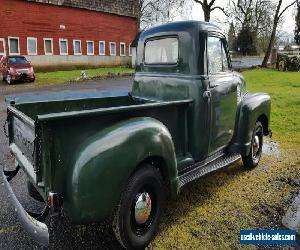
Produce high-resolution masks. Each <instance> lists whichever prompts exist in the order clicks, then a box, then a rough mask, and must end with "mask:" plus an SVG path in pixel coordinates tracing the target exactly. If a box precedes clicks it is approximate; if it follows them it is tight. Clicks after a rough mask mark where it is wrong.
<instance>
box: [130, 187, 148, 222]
mask: <svg viewBox="0 0 300 250" xmlns="http://www.w3.org/2000/svg"><path fill="white" fill-rule="evenodd" d="M137 197H138V198H137V200H136V203H135V209H134V215H135V221H136V223H137V224H139V225H142V224H144V223H145V222H146V221H147V220H148V219H149V216H150V213H151V197H150V195H149V194H148V193H147V192H144V193H142V194H138V195H137Z"/></svg>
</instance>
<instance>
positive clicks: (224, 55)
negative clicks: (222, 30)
mask: <svg viewBox="0 0 300 250" xmlns="http://www.w3.org/2000/svg"><path fill="white" fill-rule="evenodd" d="M221 43H222V62H223V71H227V70H228V69H229V63H228V58H227V55H226V49H225V44H224V41H221Z"/></svg>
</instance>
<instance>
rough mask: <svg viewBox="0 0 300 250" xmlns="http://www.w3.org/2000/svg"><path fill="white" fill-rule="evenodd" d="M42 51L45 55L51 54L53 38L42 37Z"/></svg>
mask: <svg viewBox="0 0 300 250" xmlns="http://www.w3.org/2000/svg"><path fill="white" fill-rule="evenodd" d="M44 52H45V55H47V56H49V55H53V39H52V38H44Z"/></svg>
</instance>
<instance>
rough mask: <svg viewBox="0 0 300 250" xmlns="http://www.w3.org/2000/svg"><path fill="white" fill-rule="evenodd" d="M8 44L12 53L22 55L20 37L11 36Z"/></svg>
mask: <svg viewBox="0 0 300 250" xmlns="http://www.w3.org/2000/svg"><path fill="white" fill-rule="evenodd" d="M8 46H9V54H10V55H20V43H19V37H9V38H8Z"/></svg>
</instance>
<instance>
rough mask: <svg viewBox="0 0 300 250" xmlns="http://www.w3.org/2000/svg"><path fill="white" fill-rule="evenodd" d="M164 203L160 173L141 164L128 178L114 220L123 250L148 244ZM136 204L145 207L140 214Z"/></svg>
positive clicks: (153, 233) (114, 226)
mask: <svg viewBox="0 0 300 250" xmlns="http://www.w3.org/2000/svg"><path fill="white" fill-rule="evenodd" d="M149 197H150V201H149ZM163 200H164V187H163V180H162V177H161V174H160V172H159V170H157V169H155V168H154V167H153V166H151V165H148V164H144V165H142V166H141V168H140V169H138V170H137V171H136V172H135V173H134V174H133V175H132V176H131V177H130V179H129V181H128V184H127V187H126V189H125V190H124V191H123V193H122V195H121V199H120V203H119V205H118V207H117V209H116V211H115V214H114V218H113V230H114V233H115V236H116V238H117V240H118V241H119V242H120V244H121V245H122V246H123V247H125V248H127V249H142V248H145V247H146V246H147V245H148V244H149V242H150V241H151V240H152V238H153V237H154V235H155V232H156V229H157V226H158V223H159V218H160V215H161V211H162V204H163ZM138 201H140V202H143V204H144V206H145V208H144V209H143V210H141V211H140V213H138V210H137V204H141V203H138ZM149 204H150V205H149ZM149 207H150V209H149ZM142 211H143V212H142ZM145 211H146V212H145ZM138 220H140V221H138Z"/></svg>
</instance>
